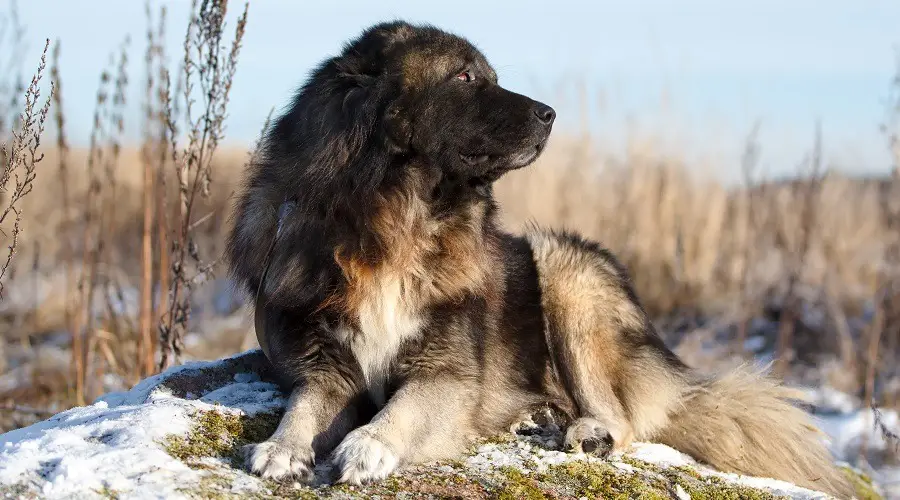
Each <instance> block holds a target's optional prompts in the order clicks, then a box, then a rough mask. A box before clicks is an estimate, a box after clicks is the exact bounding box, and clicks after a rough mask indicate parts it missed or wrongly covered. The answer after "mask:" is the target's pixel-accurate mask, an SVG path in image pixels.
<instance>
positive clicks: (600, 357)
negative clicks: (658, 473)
mask: <svg viewBox="0 0 900 500" xmlns="http://www.w3.org/2000/svg"><path fill="white" fill-rule="evenodd" d="M528 238H529V242H530V243H531V246H532V250H533V253H534V259H535V263H536V265H537V269H538V277H539V282H540V287H541V302H542V307H543V310H544V321H545V328H546V335H547V342H548V344H549V347H550V350H551V353H552V356H553V358H554V364H555V366H556V371H557V373H558V374H559V378H560V379H561V382H562V384H563V385H564V386H565V388H566V390H567V392H568V393H569V395H570V396H571V397H572V399H573V400H574V402H575V404H576V406H577V411H578V415H577V417H578V418H577V419H576V420H575V422H574V423H573V424H572V425H571V426H570V427H569V429H568V431H567V433H566V444H567V445H568V446H569V447H571V448H574V449H576V450H582V451H586V452H587V451H593V452H595V453H599V454H604V453H606V452H608V451H610V449H621V448H624V447H626V446H628V445H629V444H630V443H631V441H632V440H633V439H641V438H642V437H645V436H648V435H650V433H652V432H653V431H654V430H656V429H658V428H660V427H661V426H663V425H665V423H666V422H667V420H668V413H669V410H670V408H672V407H673V405H676V404H677V403H678V401H679V399H680V394H681V387H682V386H683V381H682V380H681V378H680V377H681V375H680V373H681V370H682V367H683V365H682V364H681V362H680V361H678V359H677V358H676V357H675V356H674V354H672V353H671V352H670V351H669V350H668V349H667V348H666V347H665V345H664V344H663V343H662V341H661V340H660V339H659V337H658V336H657V335H656V333H655V331H654V329H653V326H652V325H651V324H650V321H649V320H648V319H647V315H646V314H645V313H644V311H643V309H642V308H641V307H640V305H639V303H638V301H637V298H636V297H635V295H634V293H633V292H632V290H631V287H630V284H629V283H628V280H627V276H626V275H625V272H624V270H623V269H622V268H621V266H619V264H618V263H617V262H616V261H615V259H614V258H613V257H612V255H611V254H609V252H607V251H605V250H603V249H602V248H600V247H599V246H596V245H593V244H590V243H587V242H585V241H584V240H581V239H580V238H577V237H575V236H572V235H557V234H553V233H543V232H537V231H535V232H532V233H530V234H529V235H528Z"/></svg>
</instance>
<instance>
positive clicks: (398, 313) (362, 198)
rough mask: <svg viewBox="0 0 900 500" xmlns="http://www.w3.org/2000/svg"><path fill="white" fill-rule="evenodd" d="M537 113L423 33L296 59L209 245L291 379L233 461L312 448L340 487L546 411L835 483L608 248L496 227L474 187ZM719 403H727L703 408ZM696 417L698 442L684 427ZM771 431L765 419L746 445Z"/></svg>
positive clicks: (541, 111) (512, 160)
mask: <svg viewBox="0 0 900 500" xmlns="http://www.w3.org/2000/svg"><path fill="white" fill-rule="evenodd" d="M554 118H555V112H554V111H553V109H552V108H550V107H549V106H547V105H545V104H543V103H540V102H536V101H534V100H532V99H530V98H528V97H525V96H523V95H520V94H517V93H514V92H511V91H509V90H506V89H504V88H502V87H500V86H499V85H498V84H497V76H496V74H495V72H494V70H493V69H492V68H491V66H490V65H489V64H488V62H487V61H486V59H485V58H484V56H483V55H482V54H481V53H480V52H479V51H477V50H476V49H475V48H474V47H473V46H472V45H471V44H470V43H468V42H467V41H466V40H465V39H463V38H461V37H458V36H455V35H452V34H449V33H446V32H444V31H441V30H438V29H437V28H434V27H429V26H413V25H410V24H407V23H403V22H393V23H385V24H380V25H377V26H374V27H372V28H370V29H368V30H366V31H365V32H364V33H363V34H362V35H361V36H360V37H358V38H357V39H355V40H353V41H351V42H350V43H349V44H348V45H347V46H346V47H345V48H344V50H343V52H342V53H341V54H340V55H338V56H337V57H333V58H331V59H328V60H326V61H325V62H324V63H322V64H321V65H320V66H319V67H318V68H316V69H315V70H314V71H313V73H312V75H311V77H310V78H309V80H308V81H307V83H306V84H305V85H303V87H302V88H301V89H300V91H299V92H298V93H297V95H296V96H295V98H294V100H293V102H292V103H291V105H290V107H289V109H288V110H287V111H286V112H285V113H284V114H283V115H282V116H281V117H280V118H279V119H278V120H277V121H276V122H275V124H274V126H273V127H272V128H271V130H269V131H268V132H267V135H266V137H265V138H264V141H263V143H262V147H261V149H260V151H259V153H258V155H257V156H256V158H255V159H254V161H253V162H252V164H251V165H250V166H249V168H248V172H247V177H246V183H245V186H244V189H243V191H242V193H241V194H240V197H239V199H238V201H237V205H236V207H235V212H234V221H233V222H234V227H233V229H232V231H231V233H230V236H229V240H228V254H229V258H230V263H231V271H232V273H233V275H234V277H235V279H236V280H237V281H238V282H239V283H240V284H241V285H242V286H243V287H244V288H245V289H246V290H247V291H248V292H249V293H250V294H251V295H252V296H254V297H256V298H257V320H258V321H257V335H258V338H259V339H260V344H261V346H262V347H263V350H264V351H265V352H266V355H267V357H268V358H269V359H270V360H271V361H272V363H273V364H274V366H275V368H276V371H277V372H278V373H279V374H280V375H281V377H282V378H283V379H284V381H285V384H286V385H288V386H289V387H291V389H292V391H293V392H292V396H291V400H290V403H289V405H288V411H287V413H286V414H285V417H284V419H283V421H282V422H281V425H280V426H279V428H278V430H277V431H276V432H275V434H274V435H273V436H272V437H271V438H270V439H269V440H268V441H266V442H265V443H261V444H259V445H256V446H254V447H252V449H251V450H250V468H251V469H252V470H254V471H255V472H258V473H260V474H262V475H263V476H266V477H273V478H282V477H288V476H297V477H300V478H303V479H308V478H309V477H311V470H312V465H313V462H314V461H315V460H317V459H319V460H321V459H324V458H326V457H327V456H328V455H329V454H331V456H332V458H333V460H334V461H335V463H336V465H337V470H338V479H339V480H341V481H348V482H356V483H359V482H363V481H368V480H373V479H378V478H382V477H385V476H386V475H388V474H390V473H391V472H392V471H393V470H394V469H395V468H396V467H398V466H400V465H402V464H404V463H415V462H420V461H425V460H434V459H440V458H447V457H453V456H456V455H458V454H459V453H461V452H462V451H463V450H464V449H465V447H466V446H467V445H468V444H469V442H470V440H471V439H472V438H475V437H478V436H484V435H488V434H493V433H497V432H500V431H503V430H505V429H508V428H509V426H510V425H511V424H513V423H514V422H515V421H516V420H517V419H519V418H521V417H522V416H524V415H526V414H528V413H530V412H532V411H534V410H535V409H537V408H538V407H540V406H543V405H552V406H554V407H556V408H557V409H558V410H560V411H561V412H563V413H564V414H566V415H568V416H569V417H570V418H571V419H572V420H573V424H572V425H571V426H570V428H569V429H568V431H567V445H568V446H569V447H571V448H574V449H586V450H587V449H591V450H595V451H597V452H600V453H606V452H608V451H609V450H610V449H611V448H623V447H625V446H627V445H628V444H629V443H630V442H631V440H632V439H635V438H637V439H653V438H659V439H661V440H664V442H670V443H672V444H674V445H676V446H679V447H681V448H682V449H689V450H690V451H691V452H692V453H693V454H694V455H695V456H696V457H697V458H699V459H701V460H707V461H709V462H710V463H711V464H712V465H715V466H719V467H723V468H726V469H728V470H735V471H738V472H745V473H751V474H762V475H771V476H775V477H779V478H781V479H787V480H791V481H794V482H798V483H801V484H806V485H812V486H813V487H816V486H819V487H821V488H822V489H828V490H830V491H842V492H846V491H847V490H846V485H845V482H844V481H843V480H842V479H841V477H840V473H839V472H836V471H835V469H834V467H833V466H832V465H831V463H830V462H829V459H828V456H827V452H824V448H822V447H821V445H820V444H819V443H817V442H816V441H815V437H814V436H813V435H812V434H810V433H809V432H808V429H807V427H806V425H807V424H806V421H805V419H804V418H805V417H803V416H802V414H801V413H800V412H799V411H796V412H795V411H794V410H793V408H792V407H791V406H790V404H789V403H788V402H786V401H785V398H784V397H783V396H784V394H785V392H784V391H782V390H781V388H778V387H776V386H771V387H770V386H769V385H767V382H765V381H764V380H763V379H759V378H757V377H756V375H752V374H747V375H740V374H738V375H732V376H731V378H728V377H726V378H722V379H714V378H704V377H700V376H698V375H696V374H694V373H693V372H692V371H691V370H690V369H689V368H688V367H686V366H685V365H684V364H683V363H682V362H681V361H680V360H679V359H678V358H677V357H676V356H675V355H674V354H673V353H672V352H671V351H670V350H669V349H668V348H667V347H666V346H665V345H664V344H663V342H662V341H661V340H660V338H659V336H658V335H657V334H656V332H655V331H654V329H653V327H652V325H651V323H650V321H649V320H648V318H647V316H646V314H645V313H644V311H643V309H642V308H641V306H640V303H639V301H638V299H637V297H636V296H635V295H634V292H633V290H632V288H631V285H630V283H629V280H628V277H627V275H626V272H625V270H624V269H623V268H622V267H621V266H620V265H618V263H616V261H615V259H614V258H613V257H612V255H611V254H609V252H607V251H606V250H604V249H602V248H600V247H599V246H598V245H596V244H594V243H590V242H586V241H584V240H582V239H581V238H579V237H577V236H574V235H557V234H553V233H546V232H542V231H539V230H534V231H531V232H530V233H529V234H528V235H527V236H525V237H516V236H512V235H508V234H505V233H503V232H502V231H500V230H499V229H498V227H497V225H496V224H495V222H494V219H495V211H496V207H495V204H494V201H493V198H492V188H491V186H492V183H493V182H494V181H495V180H497V179H498V178H499V177H501V176H502V175H503V174H504V173H506V172H508V171H510V170H512V169H516V168H521V167H524V166H526V165H528V164H530V163H532V162H533V161H534V160H535V159H536V158H537V157H538V156H539V155H540V153H541V151H542V150H543V148H544V146H545V144H546V141H547V139H548V137H549V134H550V131H551V128H552V124H553V121H554ZM287 206H290V207H293V210H292V211H290V212H289V213H288V214H287V215H286V216H283V217H281V218H279V215H278V214H279V210H281V209H282V208H283V207H287ZM279 219H281V220H279ZM279 227H280V230H279V229H278V228H279ZM276 234H278V236H277V238H276ZM717 394H721V395H722V397H723V398H725V399H724V400H723V401H724V402H725V403H726V404H735V405H741V406H742V407H741V408H740V409H737V408H735V409H733V410H732V411H723V410H719V409H717V408H715V407H713V406H711V405H712V402H713V401H714V400H715V398H716V395H717ZM687 401H691V402H693V403H696V404H697V405H698V408H702V409H703V412H702V413H701V414H698V415H696V416H695V415H694V414H692V413H691V409H690V408H686V407H685V405H684V403H685V402H687ZM693 403H692V404H693ZM704 423H706V424H708V425H710V429H711V431H712V432H714V435H713V436H702V437H701V436H696V437H692V436H690V435H687V434H686V432H684V430H685V429H691V430H692V432H693V431H694V430H695V428H696V426H698V425H699V426H700V427H701V428H702V426H703V425H704ZM771 425H774V426H776V427H777V426H780V427H781V429H782V430H779V429H777V428H776V429H772V430H771V433H770V435H768V436H766V438H767V442H766V439H763V440H762V441H760V440H759V438H760V437H761V436H760V435H758V433H759V432H760V430H761V429H763V428H765V427H768V426H771ZM798 446H799V448H798ZM744 454H750V455H753V456H754V457H763V456H765V455H766V454H770V455H771V456H773V457H776V458H775V459H774V460H771V461H769V462H766V461H765V460H761V459H758V458H745V457H744ZM813 476H815V477H813Z"/></svg>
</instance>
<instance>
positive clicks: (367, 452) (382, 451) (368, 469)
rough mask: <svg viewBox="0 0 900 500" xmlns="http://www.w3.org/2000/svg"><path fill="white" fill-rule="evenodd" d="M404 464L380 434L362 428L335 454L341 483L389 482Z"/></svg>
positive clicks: (338, 479) (364, 427) (345, 441)
mask: <svg viewBox="0 0 900 500" xmlns="http://www.w3.org/2000/svg"><path fill="white" fill-rule="evenodd" d="M399 464H400V459H399V457H398V456H397V454H396V453H395V452H394V451H393V450H392V449H391V447H390V446H388V445H387V444H386V443H384V442H383V441H381V440H380V439H378V437H377V434H376V433H374V432H371V431H370V430H368V429H366V426H363V427H360V428H358V429H356V430H354V431H353V432H351V433H350V434H347V437H345V438H344V440H343V441H342V442H341V444H340V445H338V447H337V448H336V449H335V450H334V466H335V469H336V472H337V474H338V478H337V481H338V482H341V483H352V484H357V485H359V484H363V483H366V482H368V481H374V480H378V479H384V478H386V477H387V476H388V475H389V474H390V473H391V472H393V471H394V470H395V469H396V468H397V466H398V465H399Z"/></svg>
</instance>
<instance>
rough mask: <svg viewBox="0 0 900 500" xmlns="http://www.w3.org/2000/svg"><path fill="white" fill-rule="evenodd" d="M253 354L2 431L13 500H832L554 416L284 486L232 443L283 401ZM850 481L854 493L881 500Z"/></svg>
mask: <svg viewBox="0 0 900 500" xmlns="http://www.w3.org/2000/svg"><path fill="white" fill-rule="evenodd" d="M270 370H271V368H270V367H269V365H268V363H267V361H266V360H265V357H264V356H263V355H262V353H261V351H259V350H252V351H247V352H245V353H242V354H239V355H236V356H234V357H231V358H226V359H223V360H219V361H214V362H194V363H189V364H186V365H183V366H180V367H176V368H173V369H171V370H168V371H167V372H165V373H162V374H160V375H157V376H154V377H151V378H148V379H146V380H144V381H142V382H141V383H139V384H138V385H137V386H135V387H134V388H133V389H131V390H130V391H127V392H119V393H111V394H107V395H105V396H103V397H102V398H100V399H98V400H97V401H96V402H95V403H94V404H93V405H91V406H86V407H78V408H73V409H70V410H67V411H65V412H62V413H60V414H58V415H56V416H54V417H52V418H50V419H48V420H45V421H43V422H39V423H36V424H34V425H32V426H30V427H26V428H22V429H17V430H15V431H11V432H8V433H6V434H3V435H0V495H2V496H3V497H8V498H73V497H74V498H96V497H99V498H119V497H122V498H159V497H165V498H229V497H235V498H236V497H241V498H246V497H251V498H371V497H379V498H395V497H396V498H446V497H453V498H504V499H507V498H508V499H512V498H515V499H519V498H523V499H538V498H652V499H662V498H677V499H687V498H750V499H763V498H777V497H789V498H808V499H812V498H817V499H818V498H829V497H828V496H827V495H825V494H823V493H819V492H815V491H811V490H807V489H803V488H800V487H797V486H794V485H792V484H788V483H784V482H781V481H775V480H771V479H763V478H753V477H746V476H738V475H734V474H724V473H721V472H717V471H714V470H711V469H709V468H707V467H704V466H702V465H699V464H697V463H696V462H694V461H693V460H692V459H691V458H690V457H688V456H686V455H684V454H682V453H679V452H678V451H676V450H674V449H672V448H668V447H666V446H663V445H658V444H651V443H635V444H634V445H633V446H632V448H631V449H630V450H628V451H627V452H626V453H624V454H616V455H614V456H612V457H610V458H609V459H607V460H600V459H597V458H593V457H588V456H585V455H583V454H571V453H564V452H562V451H560V449H559V448H560V443H561V442H562V439H561V431H560V429H559V426H558V425H556V424H555V423H554V421H553V419H552V415H536V416H535V417H534V418H533V419H532V420H531V421H528V422H523V423H522V424H521V425H519V426H518V428H517V429H516V431H515V432H514V433H512V432H511V433H509V434H507V435H502V436H497V437H496V438H493V439H491V440H488V441H485V442H482V443H478V444H476V445H473V447H472V449H471V452H470V454H469V455H468V456H466V457H464V458H463V459H461V460H459V461H454V462H447V463H434V464H427V465H423V466H417V467H407V468H404V469H401V471H400V472H398V473H397V474H395V475H394V476H392V477H390V478H388V479H387V480H385V481H382V482H380V483H377V484H372V485H368V486H365V487H350V486H346V485H338V486H332V485H330V484H329V483H330V481H329V478H330V472H331V471H330V467H329V465H328V464H327V463H324V464H321V465H319V466H318V468H317V475H316V484H315V485H313V486H311V487H309V486H301V485H299V484H281V483H274V482H271V481H266V480H262V479H260V478H258V477H257V476H254V475H252V474H248V472H247V471H246V469H245V468H244V457H243V454H242V453H241V447H242V446H243V445H245V444H247V443H253V442H259V441H261V440H264V439H265V438H267V437H268V436H269V435H270V434H271V433H272V431H274V429H275V427H276V426H277V424H278V420H279V418H280V416H281V413H282V412H283V408H284V403H285V395H284V394H283V393H281V392H280V391H279V389H278V387H277V386H276V385H275V384H274V383H273V382H272V381H271V377H270V375H271V373H270ZM848 474H852V475H853V477H855V478H858V483H859V492H860V498H879V497H878V495H877V493H876V491H875V490H874V489H873V487H872V485H871V482H870V481H868V480H867V479H866V478H865V477H864V476H861V475H859V474H856V473H854V472H852V471H850V470H849V469H848Z"/></svg>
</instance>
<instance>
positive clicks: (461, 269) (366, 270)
mask: <svg viewBox="0 0 900 500" xmlns="http://www.w3.org/2000/svg"><path fill="white" fill-rule="evenodd" d="M421 185H422V182H421V178H420V176H418V175H415V174H411V175H410V176H409V179H408V181H407V182H405V183H404V184H403V185H402V186H401V187H400V188H398V189H395V190H394V191H392V192H389V193H387V194H385V195H383V196H382V197H381V199H380V200H379V203H378V206H377V208H376V211H375V215H374V216H373V217H372V227H373V228H374V232H375V234H376V235H377V238H378V246H379V251H380V256H381V257H380V258H379V259H378V260H377V261H376V262H374V263H373V262H370V261H369V260H367V259H366V258H365V256H364V255H360V254H359V253H351V252H346V251H343V252H342V251H341V250H338V251H336V252H335V261H336V262H337V264H338V265H339V266H340V268H341V270H342V271H343V273H344V276H345V278H346V280H347V288H346V291H345V293H344V294H343V296H342V297H341V298H340V302H341V306H342V310H343V312H344V313H345V314H346V315H348V316H349V317H351V318H352V317H355V316H356V315H358V313H359V310H360V307H361V305H362V304H363V302H364V301H367V300H372V298H373V297H376V296H378V294H379V293H381V289H382V287H383V286H384V284H385V283H387V282H392V281H395V280H396V281H399V283H400V288H401V298H402V300H403V302H404V304H405V305H406V307H407V308H409V310H410V311H418V310H421V309H422V308H424V307H427V306H429V305H431V304H434V303H435V302H438V301H457V300H460V299H461V298H462V297H464V296H465V295H466V294H478V293H481V292H482V291H483V290H484V288H485V282H486V279H487V276H488V275H489V273H490V270H491V269H492V268H494V267H495V266H496V261H495V260H496V259H495V258H494V252H492V251H490V250H489V249H488V248H486V242H485V241H484V237H483V230H482V224H484V223H485V217H486V212H485V210H486V207H485V206H484V205H482V204H476V205H475V206H474V207H473V208H472V209H471V210H469V211H468V212H467V213H465V214H463V215H458V214H457V215H451V216H449V217H447V218H445V219H440V220H439V219H437V218H435V217H434V216H433V215H432V214H431V211H430V207H429V205H428V204H427V203H426V202H425V201H424V200H423V199H422V197H421V195H420V191H421Z"/></svg>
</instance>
